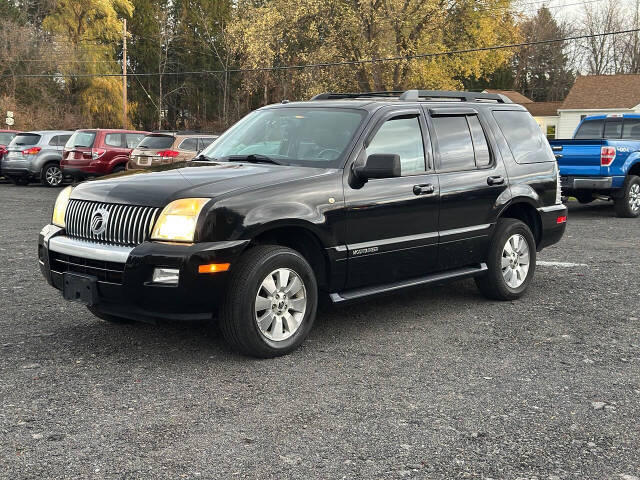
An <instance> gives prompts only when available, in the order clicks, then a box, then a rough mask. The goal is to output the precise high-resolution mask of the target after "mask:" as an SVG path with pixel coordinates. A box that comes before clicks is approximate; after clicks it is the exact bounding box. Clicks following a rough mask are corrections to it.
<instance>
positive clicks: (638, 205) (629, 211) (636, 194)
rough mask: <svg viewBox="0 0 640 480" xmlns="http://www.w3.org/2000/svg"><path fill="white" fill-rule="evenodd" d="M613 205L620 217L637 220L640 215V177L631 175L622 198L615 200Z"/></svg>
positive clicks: (626, 182)
mask: <svg viewBox="0 0 640 480" xmlns="http://www.w3.org/2000/svg"><path fill="white" fill-rule="evenodd" d="M613 204H614V206H615V209H616V215H617V216H618V217H623V218H635V217H637V216H638V215H640V177H638V176H636V175H629V176H628V177H627V178H626V180H625V182H624V186H623V187H622V197H620V198H615V199H614V200H613Z"/></svg>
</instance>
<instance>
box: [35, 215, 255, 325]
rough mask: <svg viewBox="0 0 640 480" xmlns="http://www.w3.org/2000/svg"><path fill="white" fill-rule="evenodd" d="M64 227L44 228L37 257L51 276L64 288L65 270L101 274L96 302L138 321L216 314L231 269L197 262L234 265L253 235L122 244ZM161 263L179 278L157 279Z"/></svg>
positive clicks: (50, 280) (51, 280) (107, 310)
mask: <svg viewBox="0 0 640 480" xmlns="http://www.w3.org/2000/svg"><path fill="white" fill-rule="evenodd" d="M64 233H65V232H64V229H61V228H59V227H56V226H54V225H47V226H46V227H44V228H43V229H42V231H41V232H40V236H39V240H38V258H39V262H40V270H41V271H42V274H43V275H44V277H45V278H46V280H47V282H48V283H49V284H50V285H52V286H53V287H55V288H57V289H58V290H62V288H63V274H64V273H65V272H74V273H84V274H90V275H93V276H96V277H97V278H98V281H97V292H98V301H97V303H96V304H95V305H94V308H95V309H97V310H99V311H101V312H103V313H106V314H112V315H117V316H121V317H125V318H130V319H133V320H139V321H155V320H157V319H166V320H203V319H208V318H211V316H212V314H215V313H216V311H217V309H218V306H219V305H220V301H221V299H222V296H223V294H224V291H225V289H226V284H227V278H228V272H220V273H215V274H200V273H198V266H199V265H203V264H209V263H227V262H228V263H231V265H232V267H231V268H233V265H234V263H235V261H236V260H237V258H238V257H239V255H240V254H241V252H242V251H243V250H244V248H245V247H246V245H247V244H248V240H237V241H226V242H204V243H197V244H190V245H186V244H172V243H161V242H144V243H142V244H140V245H138V246H136V247H121V246H112V245H102V244H96V243H92V242H89V241H85V240H80V239H75V238H71V237H67V236H65V235H64ZM156 267H164V268H174V269H178V270H179V272H180V273H179V281H178V284H177V285H166V284H159V283H153V281H152V276H153V271H154V269H155V268H156Z"/></svg>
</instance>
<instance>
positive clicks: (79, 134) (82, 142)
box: [64, 130, 96, 148]
mask: <svg viewBox="0 0 640 480" xmlns="http://www.w3.org/2000/svg"><path fill="white" fill-rule="evenodd" d="M95 139H96V132H87V131H80V130H77V131H75V132H74V133H73V135H71V138H70V139H69V140H68V141H67V143H66V145H65V146H64V147H65V148H91V147H93V142H94V140H95Z"/></svg>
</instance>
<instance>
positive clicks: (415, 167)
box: [367, 117, 425, 176]
mask: <svg viewBox="0 0 640 480" xmlns="http://www.w3.org/2000/svg"><path fill="white" fill-rule="evenodd" d="M376 153H386V154H391V155H400V173H401V175H402V176H405V175H416V174H420V173H423V172H424V171H425V161H424V145H423V143H422V130H421V129H420V121H419V119H418V117H398V118H392V119H391V120H387V121H386V122H384V123H383V124H382V126H381V127H380V129H379V130H378V131H377V132H376V134H375V136H374V137H373V139H372V140H371V142H370V143H369V146H368V147H367V155H373V154H376Z"/></svg>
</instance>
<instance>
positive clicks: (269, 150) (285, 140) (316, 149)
mask: <svg viewBox="0 0 640 480" xmlns="http://www.w3.org/2000/svg"><path fill="white" fill-rule="evenodd" d="M365 116H366V112H365V111H364V110H356V109H347V108H316V107H311V108H309V107H284V108H267V109H265V110H258V111H255V112H253V113H250V114H249V115H247V116H246V117H244V118H243V119H242V120H240V121H239V122H238V123H236V124H235V125H234V126H233V127H231V128H230V129H229V130H227V131H226V132H225V133H224V134H222V135H221V136H220V138H218V139H217V140H216V141H215V142H213V143H212V144H211V145H210V146H209V147H207V148H206V149H205V150H204V151H203V152H202V154H201V155H202V156H204V157H209V158H210V159H217V160H223V161H224V160H231V161H234V160H238V159H240V158H239V157H247V156H252V155H255V156H264V157H268V158H269V159H272V160H275V161H277V162H278V163H281V164H290V165H301V166H308V167H322V168H337V167H339V166H340V162H341V160H342V157H343V155H344V153H345V149H346V148H347V145H348V144H349V142H350V141H351V139H352V138H353V136H354V135H355V133H356V130H357V129H358V127H359V125H360V124H361V123H362V120H363V118H364V117H365Z"/></svg>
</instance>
